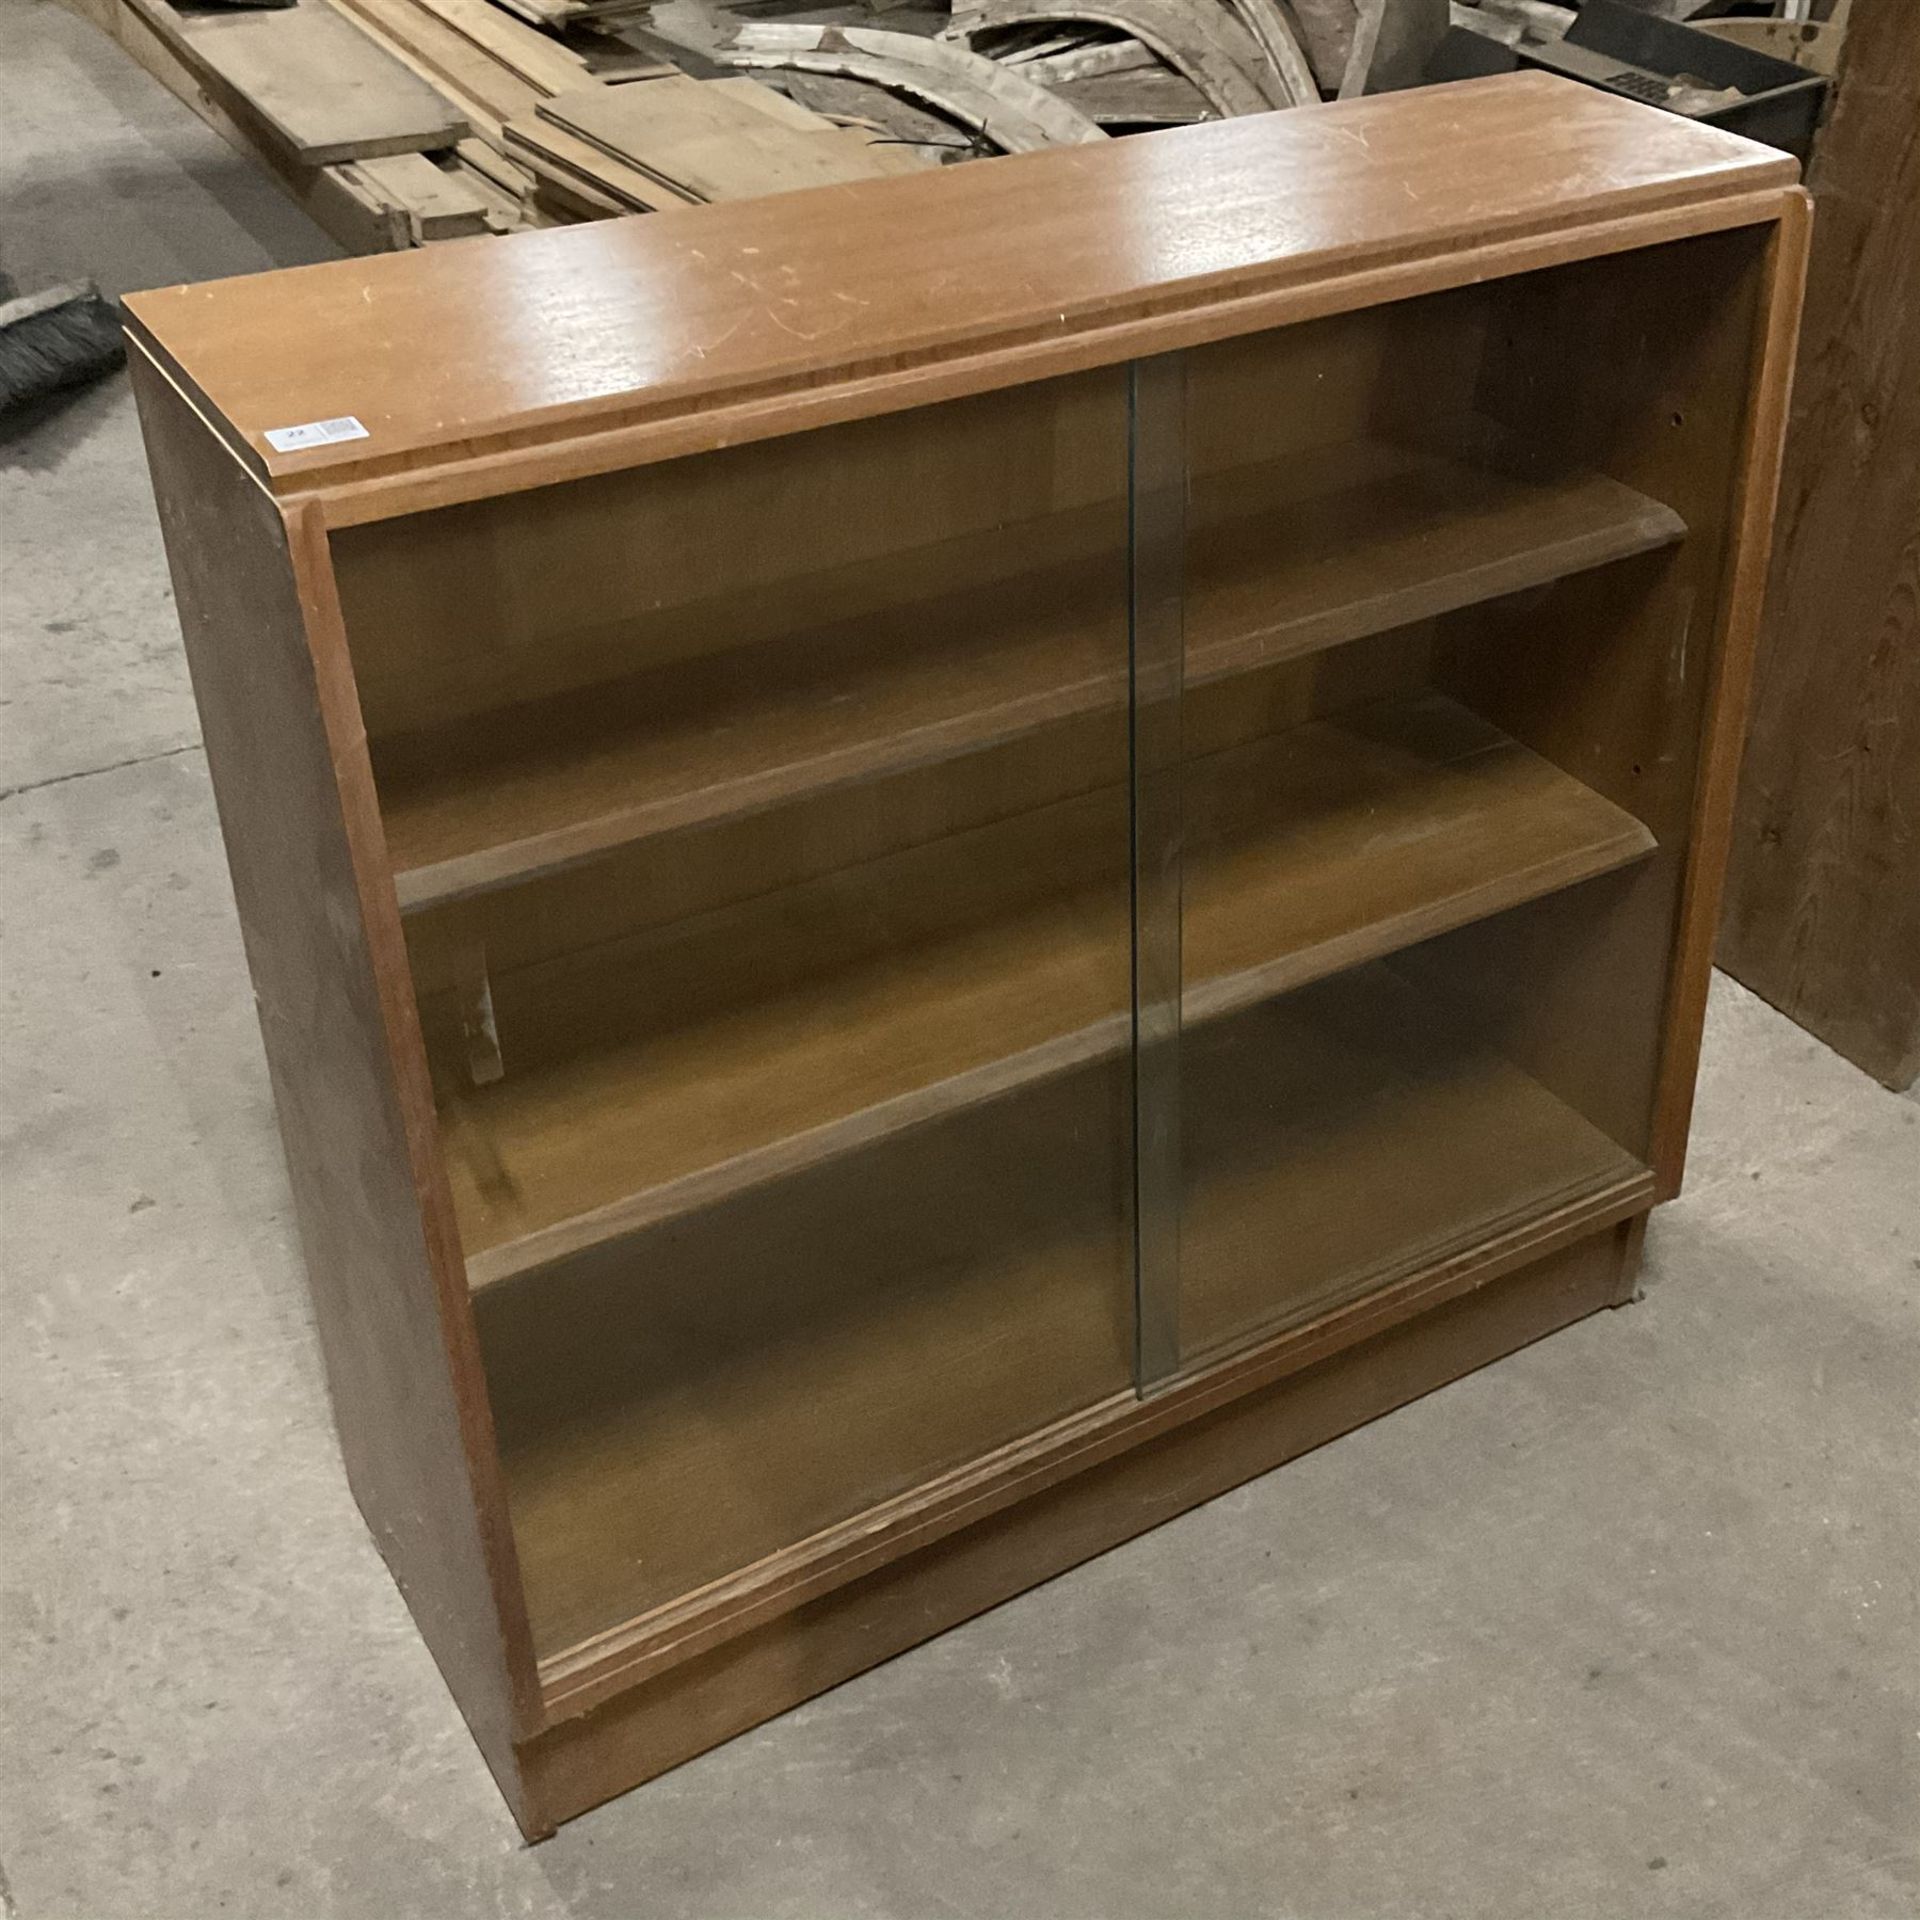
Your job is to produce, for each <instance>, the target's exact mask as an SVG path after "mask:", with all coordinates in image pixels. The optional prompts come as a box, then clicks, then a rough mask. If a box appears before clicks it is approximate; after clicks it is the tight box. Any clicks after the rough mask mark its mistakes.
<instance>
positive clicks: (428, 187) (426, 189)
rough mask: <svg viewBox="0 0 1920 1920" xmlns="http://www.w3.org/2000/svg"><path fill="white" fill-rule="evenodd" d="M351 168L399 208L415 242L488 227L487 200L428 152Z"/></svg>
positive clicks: (459, 236)
mask: <svg viewBox="0 0 1920 1920" xmlns="http://www.w3.org/2000/svg"><path fill="white" fill-rule="evenodd" d="M348 171H350V172H351V173H352V175H353V177H354V179H355V180H357V181H359V182H362V183H364V184H365V185H366V186H368V187H369V188H371V190H372V191H373V193H374V194H375V195H376V196H377V197H378V198H379V199H381V200H382V201H384V202H385V203H386V204H387V205H389V206H392V207H396V208H398V209H399V210H400V212H401V213H402V215H403V216H404V218H405V220H406V222H407V228H408V231H409V233H410V234H411V235H412V239H413V244H414V245H415V246H419V245H421V244H423V243H424V242H426V241H428V240H459V239H464V238H466V237H468V236H470V235H473V234H480V233H485V232H486V231H487V230H488V228H487V203H486V201H485V200H483V199H482V198H481V197H480V195H479V194H478V193H476V192H475V191H474V190H473V188H471V187H470V186H468V185H467V184H466V183H465V182H464V181H463V180H462V179H461V178H460V176H459V175H458V174H457V173H451V172H448V171H446V170H445V169H444V168H441V167H437V166H435V165H434V164H433V162H432V161H431V160H429V159H427V158H426V156H425V155H424V154H418V153H402V154H395V155H393V156H392V157H391V158H387V159H378V160H359V161H356V162H354V163H353V165H352V167H351V168H350V169H349V170H348Z"/></svg>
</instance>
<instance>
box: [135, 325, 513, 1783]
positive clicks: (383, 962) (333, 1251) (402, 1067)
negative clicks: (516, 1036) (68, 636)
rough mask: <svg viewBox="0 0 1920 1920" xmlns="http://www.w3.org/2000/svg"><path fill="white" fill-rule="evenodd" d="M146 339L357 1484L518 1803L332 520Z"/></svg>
mask: <svg viewBox="0 0 1920 1920" xmlns="http://www.w3.org/2000/svg"><path fill="white" fill-rule="evenodd" d="M129 358H130V361H131V364H132V367H133V373H134V382H135V389H136V392H137V394H138V396H139V402H140V417H141V425H142V429H143V431H144V433H145V436H146V442H147V453H148V458H149V460H150V462H151V463H152V467H153V472H154V476H155V480H156V482H157V487H156V492H157V495H158V499H159V505H160V521H161V529H162V532H163V534H164V535H165V538H166V544H167V557H168V563H169V566H170V568H171V571H172V576H173V583H174V593H175V597H176V599H177V601H178V605H179V611H180V623H181V631H182V633H183V635H184V637H185V640H186V646H187V657H188V660H189V663H190V665H191V667H192V670H193V687H194V697H195V700H196V701H197V703H198V706H199V711H200V721H201V727H202V730H203V732H204V735H205V739H206V745H207V759H208V764H209V767H210V769H211V772H212V776H213V787H214V796H215V799H216V801H217V802H218V805H219V812H220V824H221V831H222V833H223V835H224V837H225V840H226V847H227V859H228V864H229V866H230V868H231V871H232V875H233V885H234V895H235V899H236V902H237V904H238V907H239V912H240V927H241V933H242V936H243V938H244V939H245V942H246V950H247V964H248V967H249V969H250V971H251V973H252V976H253V985H254V992H255V997H256V999H257V1002H258V1006H259V1013H260V1026H261V1034H262V1038H263V1039H264V1041H265V1044H266V1054H267V1065H268V1069H269V1072H270V1073H271V1075H272V1079H273V1089H274V1101H275V1107H276V1110H277V1112H278V1115H279V1120H280V1130H281V1138H282V1141H283V1142H284V1144H285V1148H286V1156H287V1171H288V1175H289V1178H290V1180H291V1183H292V1187H293V1197H294V1207H295V1212H296V1215H297V1218H298V1221H299V1227H300V1237H301V1243H302V1247H303V1249H304V1251H305V1255H306V1264H307V1273H308V1279H309V1284H310V1286H311V1289H312V1293H313V1301H314V1317H315V1320H316V1323H317V1325H318V1328H319V1333H320V1341H321V1348H322V1352H323V1354H324V1357H325V1361H326V1368H327V1379H328V1385H329V1388H330V1390H331V1393H332V1398H333V1406H334V1415H335V1420H336V1422H337V1424H338V1427H339V1432H340V1443H341V1450H342V1452H343V1454H344V1455H345V1458H346V1465H347V1474H348V1478H349V1480H350V1481H351V1483H352V1486H353V1491H354V1496H355V1498H356V1499H357V1500H358V1501H359V1503H360V1508H361V1511H362V1513H364V1514H365V1516H366V1519H367V1524H368V1526H369V1527H370V1528H371V1529H372V1532H373V1535H374V1538H375V1540H376V1541H377V1542H378V1543H379V1546H380V1550H381V1552H382V1553H383V1554H384V1555H385V1556H386V1559H387V1563H388V1565H389V1566H390V1567H391V1568H392V1570H393V1574H394V1577H395V1579H396V1580H397V1581H398V1582H399V1585H400V1588H401V1591H402V1592H403V1593H404V1594H405V1595H406V1597H407V1602H408V1604H409V1606H410V1607H411V1608H412V1610H413V1614H414V1617H415V1619H416V1620H417V1621H418V1623H419V1626H420V1630H421V1633H422V1634H423V1636H424V1637H425V1639H426V1641H427V1644H428V1646H429V1647H430V1648H431V1649H432V1651H433V1654H434V1657H435V1658H436V1660H438V1662H439V1663H440V1668H441V1671H442V1672H443V1673H444V1674H445V1676H446V1679H447V1684H448V1686H449V1687H450V1688H451V1689H452V1691H453V1694H454V1697H455V1699H456V1700H458V1702H459V1703H460V1707H461V1710H462V1712H463V1713H464V1714H465V1715H466V1717H467V1721H468V1724H469V1725H470V1726H471V1727H472V1729H473V1733H474V1737H475V1739H476V1740H477V1741H478V1742H479V1744H480V1747H481V1750H482V1752H483V1753H485V1755H486V1757H487V1760H488V1762H489V1764H490V1765H491V1766H492V1767H493V1770H494V1773H495V1776H496V1777H497V1778H498V1779H499V1781H500V1785H501V1788H502V1790H503V1791H504V1792H505V1793H506V1795H507V1798H508V1799H509V1801H510V1802H512V1803H513V1804H514V1805H515V1806H516V1807H520V1806H521V1805H522V1802H521V1800H520V1794H519V1782H518V1777H517V1772H516V1768H515V1764H514V1758H513V1751H512V1740H513V1738H514V1736H515V1735H516V1734H517V1733H520V1732H522V1731H523V1730H524V1728H525V1727H526V1726H527V1724H528V1723H529V1720H530V1717H531V1715H532V1713H533V1711H534V1708H535V1699H536V1696H535V1695H534V1693H533V1663H532V1652H531V1644H530V1642H529V1640H528V1638H527V1633H526V1626H525V1617H524V1612H523V1609H522V1607H521V1603H520V1598H519V1580H518V1573H517V1570H516V1567H515V1562H514V1554H513V1545H512V1540H511V1537H510V1535H509V1533H508V1531H507V1527H506V1524H505V1517H504V1516H505V1508H504V1503H503V1502H502V1500H501V1498H500V1492H499V1480H498V1465H497V1460H496V1458H495V1454H494V1448H493V1437H492V1428H491V1421H490V1418H489V1415H488V1413H487V1408H486V1400H485V1393H484V1388H483V1387H482V1384H481V1379H480V1372H479V1361H478V1351H477V1347H476V1344H475V1340H474V1333H473V1324H472V1318H471V1314H470V1312H469V1310H468V1307H467V1299H466V1292H465V1285H464V1280H463V1278H462V1276H461V1274H460V1269H459V1261H458V1252H457V1249H453V1248H450V1247H449V1245H448V1244H447V1236H446V1233H445V1230H444V1224H443V1225H442V1229H441V1231H440V1232H439V1233H437V1234H436V1235H435V1236H434V1237H433V1240H432V1242H431V1243H430V1240H429V1232H428V1227H427V1225H426V1221H427V1220H428V1218H429V1217H430V1216H429V1215H427V1214H423V1210H422V1196H421V1191H420V1189H421V1187H422V1186H429V1187H430V1186H431V1184H432V1183H434V1182H437V1181H439V1179H440V1174H439V1171H438V1165H437V1149H436V1146H435V1142H434V1125H433V1116H432V1111H431V1107H430V1105H428V1104H427V1102H426V1098H425V1088H424V1086H423V1085H422V1083H421V1081H422V1076H421V1068H420V1064H419V1062H420V1056H419V1045H418V1039H417V1035H416V1034H415V1032H414V1030H413V1025H412V1010H411V999H410V996H409V994H408V992H407V987H406V975H405V959H404V955H403V953H402V951H401V948H400V940H399V925H398V920H397V917H396V915H395V913H394V909H393V905H392V893H391V889H390V886H389V883H388V881H387V877H386V874H385V870H384V867H383V866H382V865H381V863H380V859H379V855H378V852H377V849H378V847H379V821H378V817H377V814H376V813H375V810H374V803H373V783H372V775H371V771H370V769H369V767H368V765H367V759H366V749H365V743H364V741H363V740H361V739H360V737H359V729H358V720H357V713H356V710H355V707H354V702H353V688H352V682H351V680H350V678H349V677H348V676H347V674H346V671H345V648H344V644H343V642H342V639H341V636H340V632H339V627H338V621H337V616H334V617H332V618H330V617H329V615H330V610H331V594H330V590H329V587H328V582H327V566H326V553H325V539H324V535H323V534H322V532H321V530H320V527H319V522H318V519H317V516H315V515H314V514H313V513H312V512H311V510H308V511H306V512H304V513H302V514H301V515H300V516H299V518H298V519H297V520H296V521H295V523H294V525H293V527H292V529H291V531H290V532H289V530H288V529H287V528H286V527H285V526H284V525H283V522H282V518H281V514H280V510H279V509H278V508H277V507H276V506H275V505H274V503H273V502H272V501H271V500H270V499H269V498H268V497H267V495H266V494H265V493H264V492H262V491H261V489H260V488H259V486H258V485H257V484H256V483H255V482H254V481H253V480H252V479H251V478H250V477H249V476H248V475H247V474H246V473H245V472H244V471H243V470H242V469H241V467H240V466H239V465H238V464H237V463H236V462H235V461H234V460H233V458H232V456H231V455H230V454H229V453H228V452H227V450H226V449H225V447H224V446H223V445H222V444H221V442H220V441H219V440H218V439H217V438H216V437H215V436H214V435H213V434H212V433H211V432H209V431H208V429H207V428H206V427H205V425H204V424H203V423H202V422H201V421H199V420H198V419H197V418H196V417H195V416H194V414H193V412H192V411H191V409H190V408H188V407H187V406H186V405H185V404H184V403H183V402H182V400H181V398H180V396H179V395H178V394H177V393H176V392H175V391H174V390H173V388H172V386H171V385H170V383H169V382H168V381H167V379H166V377H165V375H164V374H161V373H160V372H158V371H157V370H156V369H155V368H153V367H152V366H151V365H150V364H149V363H148V362H147V359H146V356H145V355H144V354H143V353H142V352H141V351H140V350H139V348H138V347H137V346H135V347H134V349H133V350H132V352H131V353H130V356H129ZM310 633H311V635H312V642H313V646H312V650H310V648H309V634H310ZM438 1217H439V1219H440V1220H441V1222H442V1223H444V1220H445V1213H444V1209H443V1210H442V1211H441V1212H440V1213H439V1216H438ZM449 1280H451V1281H452V1282H453V1289H452V1291H450V1290H449V1287H448V1282H449Z"/></svg>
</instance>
